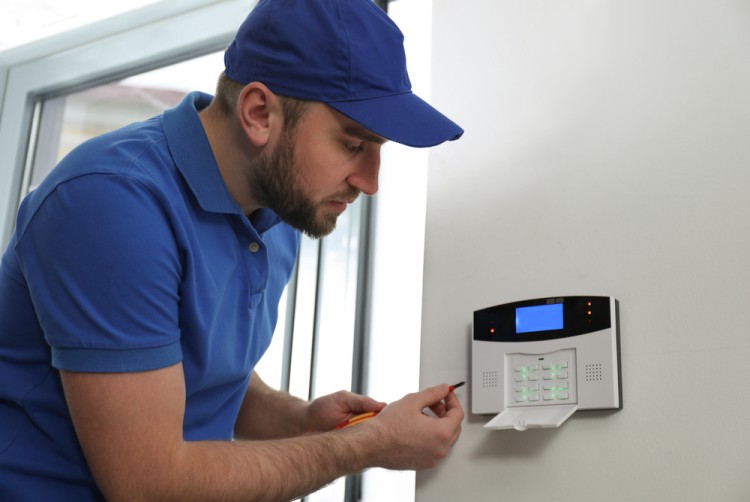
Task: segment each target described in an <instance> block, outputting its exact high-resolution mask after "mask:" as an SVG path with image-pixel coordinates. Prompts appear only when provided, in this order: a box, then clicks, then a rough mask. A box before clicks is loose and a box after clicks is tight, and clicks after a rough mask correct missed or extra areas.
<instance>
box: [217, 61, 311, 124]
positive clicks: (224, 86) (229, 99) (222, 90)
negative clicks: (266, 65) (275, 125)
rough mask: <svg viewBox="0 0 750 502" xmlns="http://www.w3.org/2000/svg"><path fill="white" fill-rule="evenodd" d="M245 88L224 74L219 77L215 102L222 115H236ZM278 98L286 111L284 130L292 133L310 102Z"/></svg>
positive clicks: (286, 97)
mask: <svg viewBox="0 0 750 502" xmlns="http://www.w3.org/2000/svg"><path fill="white" fill-rule="evenodd" d="M244 88H245V84H242V83H240V82H237V81H236V80H233V79H231V78H229V77H227V76H226V75H225V74H224V73H222V74H221V75H220V76H219V81H218V82H217V83H216V96H215V97H214V100H215V101H216V104H217V105H218V108H219V110H220V111H221V113H222V114H224V115H231V114H233V113H234V111H235V110H236V109H237V101H238V100H239V97H240V93H241V92H242V89H244ZM277 97H278V98H279V100H280V101H281V106H282V109H283V111H284V129H285V130H289V131H291V130H292V129H294V126H295V125H296V124H297V122H298V121H299V119H300V118H302V115H304V113H305V111H306V110H307V106H308V104H309V103H310V102H309V101H306V100H304V99H297V98H291V97H289V96H281V95H278V94H277Z"/></svg>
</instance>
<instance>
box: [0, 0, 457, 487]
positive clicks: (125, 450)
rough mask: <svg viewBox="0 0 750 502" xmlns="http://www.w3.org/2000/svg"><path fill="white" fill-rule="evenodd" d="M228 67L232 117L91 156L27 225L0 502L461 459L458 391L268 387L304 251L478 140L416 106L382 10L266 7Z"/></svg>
mask: <svg viewBox="0 0 750 502" xmlns="http://www.w3.org/2000/svg"><path fill="white" fill-rule="evenodd" d="M225 64H226V66H225V72H224V75H223V76H222V77H221V79H220V82H219V85H218V86H217V96H216V98H215V99H211V97H210V96H207V95H203V94H200V93H193V94H190V95H188V96H187V97H186V98H185V99H184V100H183V102H182V103H181V104H180V105H178V106H177V107H176V108H174V109H171V110H168V111H166V112H165V113H164V114H163V115H160V116H158V117H155V118H153V119H151V120H149V121H146V122H144V123H140V124H134V125H132V126H129V127H126V128H124V129H122V130H119V131H115V132H113V133H109V134H106V135H103V136H101V137H99V138H95V139H93V140H91V141H89V142H87V143H86V144H84V145H82V146H81V147H79V148H78V149H76V150H75V151H74V152H72V153H71V154H70V155H69V156H68V157H67V158H66V159H64V160H63V161H62V162H61V163H60V165H59V166H57V167H56V168H55V170H53V172H52V173H51V174H50V176H49V177H48V178H47V179H46V180H45V181H44V182H43V183H42V184H41V185H40V186H39V188H37V189H36V190H35V191H34V192H33V193H31V194H30V195H29V196H28V197H27V199H26V200H25V201H24V203H23V204H22V207H21V209H20V210H19V215H18V220H17V225H16V230H15V233H14V235H13V237H12V240H11V243H10V245H9V246H8V248H7V250H6V252H5V254H4V255H3V258H2V265H1V266H0V382H2V383H1V384H0V422H1V423H2V427H0V499H2V500H77V501H79V500H99V499H101V498H107V499H108V500H156V499H168V500H213V499H220V500H235V499H237V500H289V499H293V498H296V497H300V496H302V495H304V494H306V493H309V492H311V491H313V490H315V489H317V488H319V487H321V486H323V485H325V484H327V483H329V482H331V481H332V480H334V479H336V478H338V477H340V476H343V475H346V474H350V473H355V472H358V471H361V470H363V469H366V468H369V467H374V466H378V467H385V468H393V469H423V468H428V467H432V466H434V465H435V464H436V462H437V461H439V460H440V459H441V458H442V457H444V456H445V455H446V454H447V452H448V450H449V449H450V447H451V446H452V445H453V443H454V442H455V441H456V439H457V438H458V435H459V432H460V424H461V421H462V419H463V411H462V409H461V406H460V403H459V402H458V399H457V398H456V397H455V396H454V395H453V394H452V393H451V392H450V388H449V387H448V386H447V385H438V386H435V387H431V388H428V389H426V390H424V391H421V392H418V393H414V394H410V395H407V396H405V397H404V398H403V399H401V400H399V401H397V402H394V403H391V404H389V405H387V406H386V405H385V404H384V403H379V402H377V401H374V400H372V399H370V398H367V397H364V396H359V395H355V394H352V393H349V392H343V391H342V392H338V393H335V394H333V395H330V396H325V397H321V398H319V399H316V400H314V401H312V402H310V403H308V402H304V401H302V400H299V399H296V398H293V397H291V396H289V395H288V394H285V393H282V392H278V391H276V390H272V389H270V388H269V387H268V386H266V385H265V384H264V383H263V381H262V380H261V378H260V377H259V376H258V375H257V374H256V373H254V371H253V368H254V366H255V363H256V362H257V361H258V359H259V358H260V357H261V355H262V354H263V352H264V351H265V349H266V348H267V346H268V344H269V343H270V337H271V334H272V333H273V328H274V325H275V322H276V316H277V303H278V300H279V297H280V295H281V292H282V290H283V288H284V285H285V283H286V281H287V280H288V278H289V275H290V273H291V270H292V267H293V264H294V260H295V257H296V250H297V244H298V234H297V231H298V230H299V231H303V232H306V233H308V234H310V235H312V236H315V237H320V236H323V235H326V234H328V233H329V232H330V231H331V230H333V228H334V226H335V223H336V218H337V217H338V216H339V215H340V214H341V213H342V212H343V211H344V210H345V209H346V206H347V204H349V203H351V202H352V201H353V200H354V199H355V198H356V197H357V195H358V194H359V193H365V194H373V193H375V191H376V190H377V180H378V168H379V161H380V159H379V153H380V147H381V145H382V144H383V143H384V142H385V141H387V140H393V141H397V142H401V143H404V144H408V145H412V146H421V147H424V146H432V145H435V144H439V143H442V142H443V141H446V140H451V139H456V138H458V137H459V136H460V135H461V134H462V132H463V131H462V130H461V129H460V128H459V127H458V126H457V125H456V124H454V123H453V122H451V121H450V120H449V119H447V118H446V117H444V116H443V115H442V114H440V113H439V112H437V111H436V110H434V109H433V108H432V107H430V106H429V105H427V104H426V103H425V102H423V101H422V100H420V99H419V98H418V97H416V96H415V95H414V94H412V93H411V90H410V83H409V79H408V75H407V73H406V66H405V60H404V55H403V41H402V36H401V33H400V32H399V30H398V28H397V27H396V26H395V25H394V24H393V23H392V22H391V21H390V20H389V19H388V18H387V16H385V15H384V14H383V13H382V12H381V11H380V10H379V9H378V8H377V7H376V6H375V5H374V4H372V3H371V2H370V1H369V0H296V1H292V0H262V1H261V2H260V3H259V4H258V5H257V7H256V8H255V9H254V10H253V11H252V12H251V14H250V15H249V16H248V18H247V20H246V21H245V22H244V23H243V25H242V26H241V27H240V29H239V31H238V33H237V36H236V38H235V40H234V42H233V43H232V45H231V46H230V47H229V48H228V50H227V52H226V55H225ZM426 408H430V409H431V410H432V412H433V414H431V415H430V414H424V413H423V410H424V409H426ZM362 412H379V414H378V415H377V416H376V417H375V418H373V419H371V420H369V421H367V422H363V423H361V424H359V425H356V426H353V427H347V428H343V429H340V430H337V429H336V425H337V424H338V423H340V422H342V421H344V420H347V419H349V418H351V417H353V416H355V415H357V414H359V413H362Z"/></svg>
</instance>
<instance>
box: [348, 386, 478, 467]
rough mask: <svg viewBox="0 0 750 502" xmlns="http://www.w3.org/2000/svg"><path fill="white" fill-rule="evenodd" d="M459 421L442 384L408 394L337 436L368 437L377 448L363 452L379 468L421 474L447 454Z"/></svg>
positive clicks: (458, 410)
mask: <svg viewBox="0 0 750 502" xmlns="http://www.w3.org/2000/svg"><path fill="white" fill-rule="evenodd" d="M426 409H429V410H431V411H432V412H433V414H434V415H430V414H427V413H425V410H426ZM463 418H464V412H463V409H462V408H461V403H460V402H459V400H458V398H457V397H456V395H455V394H454V393H453V392H451V391H450V387H449V386H448V385H445V384H444V385H438V386H435V387H430V388H428V389H425V390H423V391H421V392H416V393H413V394H408V395H406V396H405V397H403V398H402V399H400V400H398V401H396V402H394V403H392V404H389V405H388V406H386V407H385V408H383V410H382V411H381V412H380V413H379V414H378V416H377V417H374V418H373V419H371V420H368V421H366V422H363V423H362V424H360V425H357V426H355V427H350V428H347V429H344V430H342V431H341V432H342V433H343V432H345V431H350V432H349V433H352V434H370V435H371V436H372V441H374V442H377V444H378V445H379V447H377V446H375V445H370V446H371V447H367V448H365V451H367V452H368V454H369V455H370V459H371V461H372V462H373V463H374V464H376V465H378V466H379V467H384V468H387V469H399V470H403V469H414V470H421V469H426V468H430V467H434V466H435V465H436V464H437V463H438V461H440V460H441V459H443V458H444V457H445V456H446V455H447V454H448V452H449V451H450V448H451V447H452V446H453V444H454V443H455V442H456V441H457V440H458V436H459V434H460V433H461V421H462V420H463Z"/></svg>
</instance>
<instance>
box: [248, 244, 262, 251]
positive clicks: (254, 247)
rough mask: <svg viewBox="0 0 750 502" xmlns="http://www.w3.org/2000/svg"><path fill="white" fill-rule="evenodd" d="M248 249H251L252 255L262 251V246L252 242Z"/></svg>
mask: <svg viewBox="0 0 750 502" xmlns="http://www.w3.org/2000/svg"><path fill="white" fill-rule="evenodd" d="M248 249H250V252H251V253H257V252H258V250H259V249H260V244H258V243H257V242H251V243H250V245H249V246H248Z"/></svg>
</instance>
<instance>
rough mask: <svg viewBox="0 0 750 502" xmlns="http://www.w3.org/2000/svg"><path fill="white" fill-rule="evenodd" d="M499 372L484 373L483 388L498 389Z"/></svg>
mask: <svg viewBox="0 0 750 502" xmlns="http://www.w3.org/2000/svg"><path fill="white" fill-rule="evenodd" d="M497 384H498V379H497V371H483V372H482V387H497Z"/></svg>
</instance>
